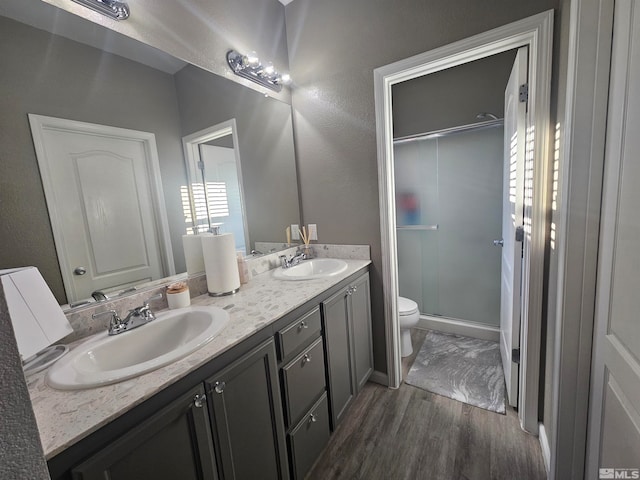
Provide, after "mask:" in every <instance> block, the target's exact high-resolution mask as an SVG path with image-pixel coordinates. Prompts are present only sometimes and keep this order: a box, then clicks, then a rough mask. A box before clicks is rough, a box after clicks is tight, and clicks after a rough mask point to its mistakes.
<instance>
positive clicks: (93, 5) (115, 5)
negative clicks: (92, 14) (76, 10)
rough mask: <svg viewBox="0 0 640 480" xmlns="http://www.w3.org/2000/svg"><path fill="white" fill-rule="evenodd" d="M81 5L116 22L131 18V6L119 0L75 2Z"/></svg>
mask: <svg viewBox="0 0 640 480" xmlns="http://www.w3.org/2000/svg"><path fill="white" fill-rule="evenodd" d="M73 1H74V2H76V3H79V4H80V5H83V6H85V7H88V8H90V9H91V10H95V11H96V12H99V13H102V14H103V15H106V16H107V17H110V18H113V19H115V20H126V19H127V18H129V5H127V4H126V3H125V2H121V1H119V0H73Z"/></svg>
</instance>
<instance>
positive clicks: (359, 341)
mask: <svg viewBox="0 0 640 480" xmlns="http://www.w3.org/2000/svg"><path fill="white" fill-rule="evenodd" d="M370 292H371V289H370V287H369V274H366V275H363V276H361V277H359V278H358V279H357V280H356V281H354V282H353V283H352V285H351V295H350V300H351V310H350V313H351V333H352V335H351V350H352V352H353V356H352V357H353V365H354V368H353V373H354V375H355V381H356V391H357V392H359V391H360V390H362V387H364V384H365V383H367V380H369V377H370V376H371V374H372V373H373V338H372V333H371V294H370Z"/></svg>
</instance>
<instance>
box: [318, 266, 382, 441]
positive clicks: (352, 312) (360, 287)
mask: <svg viewBox="0 0 640 480" xmlns="http://www.w3.org/2000/svg"><path fill="white" fill-rule="evenodd" d="M369 295H370V294H369V274H368V273H367V274H365V275H362V276H361V277H358V278H357V279H356V280H354V281H353V282H351V284H350V285H348V286H347V287H346V288H345V289H343V290H341V291H340V292H338V293H336V294H335V295H333V296H332V297H330V298H329V299H327V300H325V301H324V302H322V315H323V321H324V329H325V330H324V331H325V338H326V350H327V371H328V378H329V405H330V407H331V427H332V429H333V430H335V428H336V427H337V426H338V424H339V423H340V420H341V419H342V416H343V415H344V413H345V412H346V410H347V407H348V406H349V404H350V403H351V401H352V400H353V398H354V397H355V395H356V393H357V392H359V391H360V389H361V388H362V386H363V385H364V384H365V383H366V381H367V380H368V378H369V376H370V375H371V372H372V371H373V351H372V344H371V302H370V298H369Z"/></svg>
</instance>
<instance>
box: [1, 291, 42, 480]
mask: <svg viewBox="0 0 640 480" xmlns="http://www.w3.org/2000/svg"><path fill="white" fill-rule="evenodd" d="M0 354H1V355H2V359H1V361H0V478H2V479H7V480H8V479H14V478H15V479H23V478H25V479H27V478H28V479H33V480H41V479H45V478H49V473H48V471H47V467H46V463H45V461H44V453H43V451H42V445H41V444H40V437H39V435H38V429H37V427H36V420H35V417H34V416H33V410H32V409H31V400H30V399H29V392H28V391H27V386H26V384H25V380H24V374H23V373H22V365H21V363H20V355H19V354H18V347H17V345H16V342H15V339H14V336H13V328H12V326H11V319H10V318H9V312H8V309H7V303H6V301H5V298H4V292H3V291H2V284H1V283H0Z"/></svg>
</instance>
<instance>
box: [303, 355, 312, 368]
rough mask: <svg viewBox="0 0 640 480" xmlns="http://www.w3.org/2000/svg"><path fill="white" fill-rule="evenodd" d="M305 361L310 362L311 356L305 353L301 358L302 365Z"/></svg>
mask: <svg viewBox="0 0 640 480" xmlns="http://www.w3.org/2000/svg"><path fill="white" fill-rule="evenodd" d="M305 363H311V357H310V356H309V355H307V354H305V356H304V357H303V358H302V364H303V365H304V364H305Z"/></svg>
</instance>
